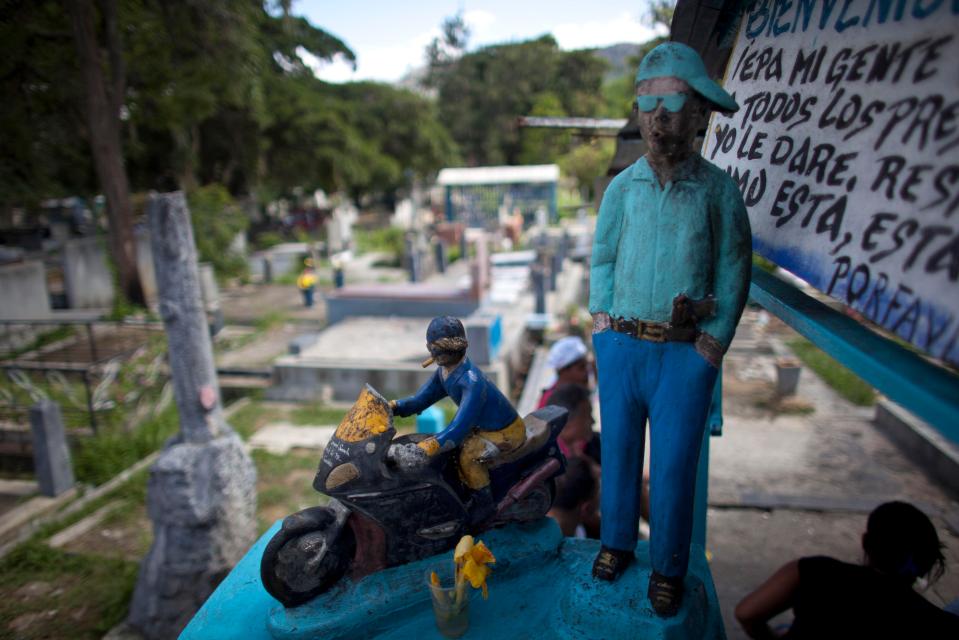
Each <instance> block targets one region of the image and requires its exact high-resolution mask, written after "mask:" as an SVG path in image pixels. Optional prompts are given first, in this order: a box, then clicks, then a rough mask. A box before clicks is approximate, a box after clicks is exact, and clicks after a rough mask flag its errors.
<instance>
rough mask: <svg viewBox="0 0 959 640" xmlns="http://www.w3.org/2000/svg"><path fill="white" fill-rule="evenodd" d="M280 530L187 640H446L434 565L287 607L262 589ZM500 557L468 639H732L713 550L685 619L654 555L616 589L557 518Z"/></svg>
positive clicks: (693, 572)
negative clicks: (429, 573)
mask: <svg viewBox="0 0 959 640" xmlns="http://www.w3.org/2000/svg"><path fill="white" fill-rule="evenodd" d="M278 528H279V523H277V524H275V525H274V526H273V527H272V528H271V529H270V530H269V531H267V532H266V533H265V534H264V535H263V537H262V538H260V539H259V540H258V541H257V542H256V544H255V545H253V547H252V548H251V549H250V551H249V552H248V553H247V554H246V556H244V558H243V559H242V560H241V561H240V563H239V564H238V565H237V566H236V567H235V568H234V569H233V571H232V572H231V573H230V575H229V576H227V578H226V579H225V580H224V581H223V583H222V584H220V586H219V588H218V589H217V590H216V591H215V592H214V593H213V595H212V596H210V598H209V600H207V602H206V603H205V604H204V605H203V608H202V609H200V611H199V612H198V613H197V614H196V616H194V618H193V620H192V621H191V622H190V624H189V626H187V628H186V629H185V630H184V631H183V634H182V635H181V636H180V637H181V638H182V639H187V640H193V639H196V640H199V639H203V640H207V639H209V638H247V639H250V640H258V639H263V640H268V639H273V638H277V639H280V638H283V639H291V640H292V639H302V640H306V639H307V638H310V639H320V638H322V639H324V640H327V639H333V638H350V639H356V638H374V637H376V638H388V639H393V640H399V639H401V638H410V639H416V640H426V639H428V638H440V637H441V636H440V634H439V632H438V631H437V630H436V628H435V626H434V622H433V610H432V607H431V605H430V595H429V591H428V589H427V587H426V583H425V580H424V573H425V571H426V569H427V567H428V566H429V565H431V564H432V563H434V562H436V561H437V559H442V560H446V559H447V558H452V551H450V552H448V553H445V554H442V555H441V556H437V557H434V558H428V559H425V560H421V561H418V562H413V563H410V564H407V565H404V566H401V567H394V568H392V569H387V570H385V571H381V572H379V573H376V574H374V575H371V576H367V577H366V578H364V579H362V580H360V581H359V582H358V583H353V582H351V581H349V580H344V581H343V582H342V583H341V584H340V586H338V587H336V588H334V589H333V590H332V591H330V592H327V593H325V594H323V595H321V596H319V597H318V598H316V599H314V600H312V601H310V602H308V603H307V604H305V605H302V606H300V607H296V608H294V609H284V608H283V607H282V606H281V605H280V604H279V603H278V602H277V601H276V600H274V599H273V598H271V597H270V596H269V595H268V594H267V593H266V591H265V590H264V589H263V586H262V584H261V583H260V573H259V572H260V557H261V555H262V554H263V549H264V547H265V546H266V543H267V542H268V541H269V539H270V538H271V537H272V536H273V534H274V533H275V532H276V530H277V529H278ZM480 539H482V540H483V541H484V542H485V543H486V545H487V546H488V547H489V548H490V550H491V551H492V552H493V554H494V555H495V556H496V559H497V562H496V565H495V571H494V572H493V574H492V576H490V578H489V581H488V584H489V600H485V601H484V600H483V599H482V597H481V596H479V595H478V594H477V596H476V597H474V598H473V600H472V601H471V602H470V627H469V631H467V632H466V635H465V636H464V638H504V639H505V638H510V639H523V638H530V639H533V638H536V639H541V638H560V639H563V640H567V639H568V640H573V639H584V640H585V639H587V638H589V639H593V638H608V639H615V638H644V639H649V640H653V639H663V640H680V639H694V638H695V639H696V640H699V639H701V638H702V639H716V640H723V639H725V637H726V636H725V632H724V630H723V623H722V618H721V616H720V612H719V603H718V601H717V599H716V591H715V589H714V587H713V582H712V575H711V574H710V572H709V567H708V565H707V564H706V560H705V556H704V553H703V549H702V548H701V547H699V546H698V545H693V548H692V552H691V554H690V560H689V575H688V576H687V578H686V597H685V599H684V601H683V608H682V610H681V611H680V613H679V615H677V616H676V617H674V618H669V619H666V620H664V619H662V618H659V617H657V616H656V615H655V614H654V613H653V612H652V609H651V608H650V605H649V601H648V600H647V599H646V587H647V581H648V579H649V573H650V568H649V561H648V558H649V549H648V547H647V545H646V543H645V542H641V543H640V544H639V546H637V548H636V555H637V560H638V561H637V562H636V563H634V564H633V565H632V566H631V567H630V568H629V569H628V570H627V571H626V573H625V574H624V575H623V576H622V577H621V578H620V579H619V580H618V581H617V582H615V583H613V584H610V583H605V582H598V581H595V580H593V578H592V576H591V575H590V569H591V567H592V563H593V558H594V557H595V555H596V553H597V551H598V550H599V542H598V541H595V540H574V539H571V538H563V537H562V534H561V533H560V531H559V527H558V526H557V525H556V523H555V522H554V521H553V520H550V519H548V518H544V519H542V520H540V521H538V522H535V523H532V524H528V525H514V526H510V527H506V528H503V529H498V530H496V531H489V532H487V533H485V534H483V535H482V536H480Z"/></svg>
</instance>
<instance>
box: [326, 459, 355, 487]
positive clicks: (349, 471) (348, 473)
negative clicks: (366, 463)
mask: <svg viewBox="0 0 959 640" xmlns="http://www.w3.org/2000/svg"><path fill="white" fill-rule="evenodd" d="M359 477H360V470H359V469H357V468H356V465H355V464H353V463H352V462H347V463H346V464H341V465H340V466H338V467H336V468H335V469H333V470H332V471H330V475H328V476H326V488H327V490H329V489H335V488H336V487H338V486H340V485H342V484H346V483H347V482H349V481H350V480H354V479H356V478H359Z"/></svg>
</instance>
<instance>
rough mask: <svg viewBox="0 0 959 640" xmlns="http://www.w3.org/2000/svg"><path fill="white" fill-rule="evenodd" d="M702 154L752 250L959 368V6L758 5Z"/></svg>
mask: <svg viewBox="0 0 959 640" xmlns="http://www.w3.org/2000/svg"><path fill="white" fill-rule="evenodd" d="M724 86H725V87H726V90H727V91H729V92H730V93H732V94H733V95H734V96H735V97H736V100H737V102H738V103H739V105H740V110H739V112H738V113H736V114H734V115H733V116H731V117H727V116H721V115H718V114H717V115H716V116H714V117H713V119H712V121H711V123H710V127H709V134H708V136H707V140H706V142H705V144H704V147H703V155H704V157H705V158H707V159H708V160H710V161H712V162H714V163H715V164H717V165H718V166H720V167H721V168H723V169H725V170H726V171H727V172H729V173H730V175H732V176H733V177H734V178H735V179H736V180H737V182H738V183H739V186H740V189H741V191H742V193H743V198H744V199H745V201H746V206H747V208H748V210H749V219H750V222H751V224H752V229H753V243H754V248H755V249H756V251H758V252H759V253H760V254H762V255H763V256H765V257H767V258H769V259H771V260H772V261H774V262H776V263H777V264H779V265H780V266H782V267H783V268H785V269H787V270H789V271H791V272H793V273H795V274H796V275H798V276H800V277H801V278H803V279H805V280H807V281H808V282H810V283H811V284H812V285H813V286H815V287H817V288H818V289H820V290H822V291H823V292H825V293H827V294H828V295H830V296H832V297H834V298H836V299H838V300H840V301H842V302H843V303H845V304H847V305H849V306H850V307H852V308H853V309H855V310H856V311H857V312H859V313H860V314H862V315H863V316H864V317H865V318H867V319H868V320H870V321H872V322H875V323H878V324H880V325H882V326H884V327H885V328H887V329H889V330H891V331H893V332H894V333H896V334H898V335H899V336H901V337H902V338H904V339H906V340H908V341H909V342H911V343H913V344H914V345H916V346H917V347H919V348H920V349H922V350H924V351H926V352H927V353H929V354H931V355H932V356H934V357H936V358H939V359H942V360H945V361H947V362H950V363H952V364H959V287H957V280H959V0H765V1H759V2H756V3H755V4H754V5H753V7H752V9H750V10H749V11H747V13H746V15H745V16H744V17H743V21H742V24H741V26H740V29H739V34H738V37H737V41H736V44H735V47H734V50H733V53H732V55H731V57H730V60H729V66H728V68H727V72H726V80H725V83H724Z"/></svg>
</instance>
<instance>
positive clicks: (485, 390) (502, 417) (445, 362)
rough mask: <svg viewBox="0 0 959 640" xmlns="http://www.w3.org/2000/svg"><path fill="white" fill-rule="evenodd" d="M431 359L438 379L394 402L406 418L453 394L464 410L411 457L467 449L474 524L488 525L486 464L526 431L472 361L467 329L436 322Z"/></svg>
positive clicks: (429, 339)
mask: <svg viewBox="0 0 959 640" xmlns="http://www.w3.org/2000/svg"><path fill="white" fill-rule="evenodd" d="M426 346H427V349H428V350H429V352H430V358H429V359H428V360H427V361H426V362H424V363H423V366H429V365H430V364H431V363H432V362H434V361H435V362H436V364H438V365H439V366H438V367H437V369H436V373H435V374H433V377H432V378H430V379H429V381H428V382H427V383H426V384H425V385H423V387H422V388H420V390H419V391H417V392H416V394H415V395H413V396H410V397H408V398H403V399H402V400H394V401H393V402H391V403H390V405H391V406H392V408H393V413H394V414H395V415H398V416H400V417H404V416H409V415H413V414H418V413H420V412H422V411H423V410H424V409H426V408H427V407H430V406H432V405H433V404H435V403H437V402H439V401H440V400H442V399H443V398H444V397H446V396H449V397H450V398H451V399H452V400H453V402H455V403H456V406H457V407H458V409H457V411H456V416H455V417H454V418H453V420H452V422H450V424H449V426H447V427H446V429H444V430H443V431H442V432H441V433H439V434H437V435H436V436H435V437H430V438H427V439H426V440H423V441H422V442H419V443H417V444H416V445H411V449H410V455H409V457H411V458H414V459H415V457H417V456H419V455H423V456H433V455H436V454H437V453H438V452H439V451H441V450H442V451H448V450H452V449H454V448H455V447H459V446H461V447H462V448H461V450H460V456H459V464H460V476H461V478H462V480H463V483H464V484H465V485H466V486H468V487H469V488H470V489H472V490H473V491H475V492H476V493H475V494H474V496H473V507H474V508H473V509H471V512H472V518H473V521H474V522H476V523H478V522H482V521H483V520H485V519H486V518H488V517H489V516H491V515H492V513H493V507H494V505H493V494H492V492H491V489H490V486H489V485H490V479H489V471H487V469H486V465H485V464H484V463H483V462H480V461H479V459H480V458H481V457H483V454H484V451H485V449H486V447H488V446H489V444H488V443H492V444H493V445H495V446H496V447H497V449H498V451H500V452H504V453H506V452H509V451H513V450H514V449H516V448H518V447H520V446H521V445H522V444H523V442H525V440H526V427H525V426H524V424H523V420H522V418H520V417H519V414H518V413H516V409H514V408H513V405H511V404H510V402H509V400H507V398H506V396H504V395H503V393H502V392H501V391H500V390H499V389H497V388H496V386H495V385H494V384H493V383H492V382H490V381H489V380H488V379H487V378H486V376H485V375H484V374H483V372H482V371H480V369H479V368H478V367H477V366H476V365H474V364H473V363H472V362H471V361H470V359H469V358H467V357H466V347H467V346H468V345H467V342H466V330H465V329H464V328H463V323H462V322H460V321H459V320H457V319H456V318H453V317H451V316H441V317H438V318H434V319H433V320H432V321H431V322H430V326H429V328H428V329H427V331H426Z"/></svg>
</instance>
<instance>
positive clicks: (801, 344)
mask: <svg viewBox="0 0 959 640" xmlns="http://www.w3.org/2000/svg"><path fill="white" fill-rule="evenodd" d="M789 348H790V349H792V350H793V353H795V354H796V356H797V357H798V358H799V359H800V360H802V362H803V364H805V365H806V366H807V367H809V368H810V369H812V370H813V371H815V372H816V375H818V376H819V377H820V378H822V379H823V381H824V382H825V383H826V384H828V385H829V386H830V387H832V388H833V390H835V391H836V393H838V394H839V395H841V396H842V397H843V398H845V399H846V400H848V401H849V402H852V403H853V404H857V405H859V406H863V407H868V406H871V405H873V404H875V403H876V391H875V389H873V388H872V387H871V386H869V385H868V384H867V383H866V382H864V381H863V380H862V378H860V377H859V376H857V375H856V374H855V373H853V372H852V371H850V370H849V369H847V368H846V367H844V366H842V365H841V364H839V362H838V361H837V360H836V359H834V358H832V357H831V356H829V355H827V354H826V353H825V352H823V351H822V350H821V349H820V348H819V347H817V346H816V345H814V344H813V343H811V342H810V341H809V340H806V339H805V338H796V339H794V340H791V341H790V342H789Z"/></svg>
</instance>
